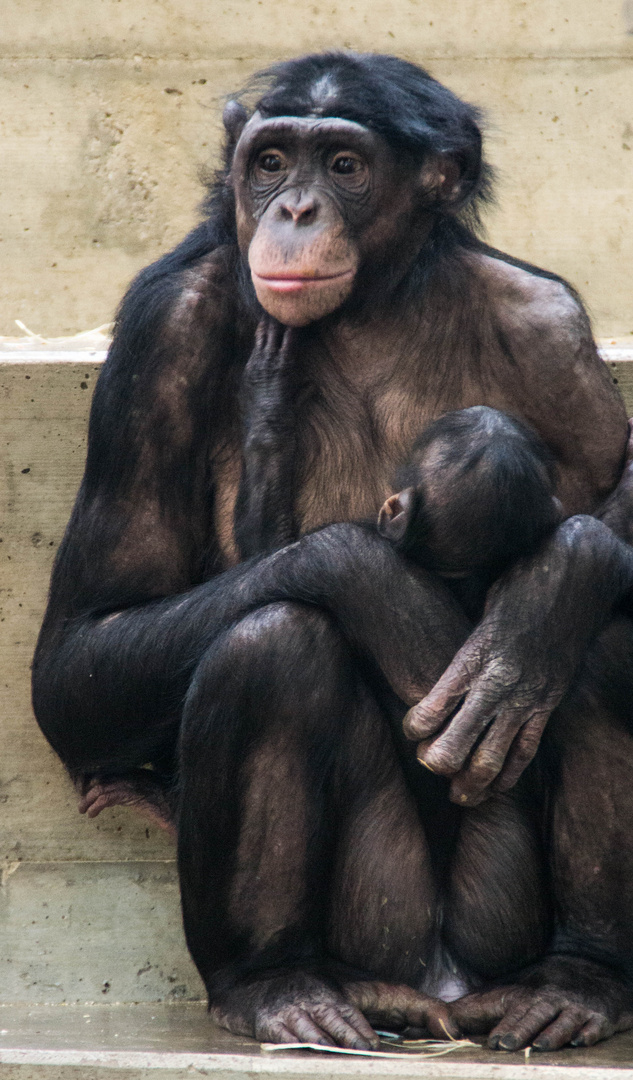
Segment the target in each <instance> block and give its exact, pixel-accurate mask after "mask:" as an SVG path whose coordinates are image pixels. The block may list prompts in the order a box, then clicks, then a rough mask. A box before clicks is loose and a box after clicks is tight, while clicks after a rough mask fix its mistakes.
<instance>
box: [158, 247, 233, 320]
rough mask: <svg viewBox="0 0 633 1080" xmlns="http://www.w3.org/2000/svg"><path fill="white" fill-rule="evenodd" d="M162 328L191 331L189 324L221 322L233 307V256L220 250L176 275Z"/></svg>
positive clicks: (230, 312)
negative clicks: (164, 325)
mask: <svg viewBox="0 0 633 1080" xmlns="http://www.w3.org/2000/svg"><path fill="white" fill-rule="evenodd" d="M174 285H175V286H176V288H175V289H174V292H173V299H172V303H171V304H170V308H169V312H168V314H167V321H166V326H167V327H168V328H171V329H172V330H174V331H178V330H183V329H186V330H187V331H190V330H191V327H192V324H199V323H200V322H202V323H203V324H205V325H208V323H209V321H216V320H219V321H220V322H224V321H225V320H228V319H229V318H230V317H231V314H232V312H233V308H234V306H235V293H236V283H235V270H234V253H233V251H232V249H231V248H228V247H221V248H216V250H215V251H212V252H210V253H209V254H208V255H205V256H203V257H202V258H200V259H199V260H198V261H197V262H196V263H194V264H193V265H192V266H188V267H186V268H184V269H182V270H180V271H179V272H178V276H177V280H176V281H175V282H174Z"/></svg>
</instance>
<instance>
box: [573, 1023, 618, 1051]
mask: <svg viewBox="0 0 633 1080" xmlns="http://www.w3.org/2000/svg"><path fill="white" fill-rule="evenodd" d="M612 1034H613V1027H612V1025H611V1024H608V1023H607V1021H606V1019H605V1017H604V1016H593V1017H592V1018H591V1020H590V1021H589V1022H588V1023H587V1024H584V1025H583V1027H581V1029H580V1031H577V1032H576V1034H575V1035H574V1037H573V1038H572V1039H570V1040H569V1041H570V1043H571V1045H572V1046H593V1045H594V1043H597V1042H600V1040H601V1039H606V1038H608V1037H609V1035H612Z"/></svg>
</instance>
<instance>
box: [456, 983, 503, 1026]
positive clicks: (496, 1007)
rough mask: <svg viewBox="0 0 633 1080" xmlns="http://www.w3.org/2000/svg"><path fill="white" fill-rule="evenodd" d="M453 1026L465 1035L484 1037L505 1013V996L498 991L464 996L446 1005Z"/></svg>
mask: <svg viewBox="0 0 633 1080" xmlns="http://www.w3.org/2000/svg"><path fill="white" fill-rule="evenodd" d="M448 1010H449V1012H450V1015H451V1018H452V1020H453V1023H454V1024H457V1025H458V1026H459V1029H460V1031H462V1032H463V1033H464V1034H465V1035H485V1034H486V1033H487V1032H488V1031H490V1029H491V1027H492V1026H493V1024H496V1023H498V1021H499V1020H500V1019H501V1017H502V1016H504V1015H505V1012H506V1003H505V996H504V994H503V992H502V991H500V990H490V991H488V993H483V994H466V996H465V997H462V998H458V999H457V1001H452V1002H451V1003H450V1005H448Z"/></svg>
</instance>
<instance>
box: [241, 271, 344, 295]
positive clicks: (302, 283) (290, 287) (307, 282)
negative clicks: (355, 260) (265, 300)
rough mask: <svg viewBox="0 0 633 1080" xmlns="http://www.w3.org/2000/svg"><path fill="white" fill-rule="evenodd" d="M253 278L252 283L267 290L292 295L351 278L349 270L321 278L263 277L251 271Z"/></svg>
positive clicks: (302, 276) (300, 276)
mask: <svg viewBox="0 0 633 1080" xmlns="http://www.w3.org/2000/svg"><path fill="white" fill-rule="evenodd" d="M251 274H252V277H253V283H254V284H255V283H256V282H261V283H262V284H263V285H265V286H266V288H267V289H272V290H273V291H274V292H280V293H292V292H301V291H302V290H303V289H311V288H312V289H314V288H318V287H319V286H320V285H329V284H330V283H331V282H332V281H339V280H340V281H342V280H343V279H344V278H348V277H351V275H352V271H351V270H344V271H343V272H342V273H341V274H329V275H326V276H322V277H316V276H309V275H306V274H304V275H301V274H293V275H288V277H285V276H283V275H281V274H272V275H270V276H266V277H264V276H263V275H262V274H256V273H255V271H254V270H251Z"/></svg>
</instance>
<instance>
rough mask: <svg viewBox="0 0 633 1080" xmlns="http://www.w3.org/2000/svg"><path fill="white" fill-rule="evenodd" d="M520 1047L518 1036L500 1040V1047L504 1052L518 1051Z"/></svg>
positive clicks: (507, 1036) (505, 1036)
mask: <svg viewBox="0 0 633 1080" xmlns="http://www.w3.org/2000/svg"><path fill="white" fill-rule="evenodd" d="M518 1045H519V1040H518V1039H517V1037H516V1035H504V1036H503V1038H501V1039H499V1046H500V1047H501V1049H502V1050H516V1048H517V1046H518Z"/></svg>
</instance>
